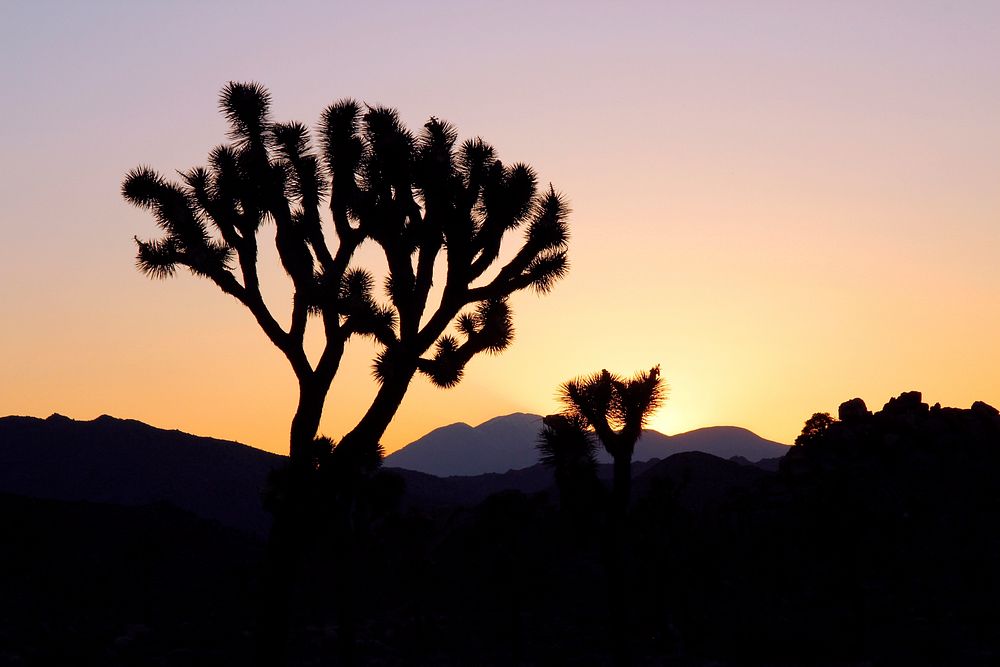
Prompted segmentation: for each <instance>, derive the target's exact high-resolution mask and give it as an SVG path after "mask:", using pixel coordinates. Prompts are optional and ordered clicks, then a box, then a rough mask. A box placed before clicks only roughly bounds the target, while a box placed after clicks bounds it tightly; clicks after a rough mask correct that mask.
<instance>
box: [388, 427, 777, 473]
mask: <svg viewBox="0 0 1000 667" xmlns="http://www.w3.org/2000/svg"><path fill="white" fill-rule="evenodd" d="M541 427H542V417H541V415H534V414H527V413H520V412H519V413H514V414H511V415H506V416H503V417H495V418H493V419H490V420H489V421H486V422H484V423H482V424H480V425H479V426H476V427H473V426H469V425H468V424H464V423H458V424H451V425H449V426H442V427H441V428H438V429H435V430H433V431H431V432H430V433H428V434H427V435H425V436H423V437H422V438H420V439H418V440H415V441H414V442H412V443H410V444H409V445H407V446H405V447H403V448H402V449H399V450H397V451H395V452H393V453H391V454H389V455H388V456H387V457H386V459H385V463H386V465H388V466H393V467H397V468H405V469H407V470H416V471H418V472H424V473H427V474H430V475H438V476H441V477H448V476H452V475H483V474H486V473H503V472H506V471H508V470H517V469H520V468H527V467H529V466H532V465H534V464H535V463H537V462H538V451H537V449H536V443H537V441H538V432H539V430H540V429H541ZM786 451H788V447H787V446H786V445H782V444H780V443H777V442H773V441H771V440H765V439H764V438H761V437H760V436H758V435H756V434H755V433H753V432H751V431H748V430H747V429H745V428H739V427H736V426H711V427H708V428H700V429H697V430H694V431H688V432H687V433H680V434H678V435H672V436H671V435H664V434H662V433H660V432H658V431H654V430H652V429H646V430H645V431H643V435H642V438H640V440H639V442H638V443H637V445H636V449H635V454H634V455H633V457H632V460H633V461H649V460H651V459H664V458H667V457H668V456H671V455H673V454H678V453H681V452H703V453H705V454H712V455H714V456H718V457H720V458H723V459H730V458H733V457H737V456H738V457H742V458H743V459H745V460H747V461H752V462H757V461H761V460H762V459H772V458H779V457H781V456H783V455H784V454H785V452H786ZM598 461H599V462H601V463H610V462H611V459H610V457H609V456H608V454H607V452H605V451H604V450H603V449H600V448H598Z"/></svg>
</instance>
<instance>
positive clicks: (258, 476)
mask: <svg viewBox="0 0 1000 667" xmlns="http://www.w3.org/2000/svg"><path fill="white" fill-rule="evenodd" d="M283 459H284V457H281V456H278V455H276V454H271V453H268V452H264V451H261V450H258V449H254V448H252V447H248V446H246V445H241V444H239V443H236V442H229V441H226V440H217V439H215V438H202V437H198V436H194V435H190V434H187V433H182V432H180V431H168V430H164V429H159V428H155V427H152V426H149V425H147V424H143V423H142V422H138V421H134V420H125V419H116V418H114V417H109V416H107V415H103V416H101V417H98V418H97V419H94V420H93V421H75V420H73V419H69V418H67V417H63V416H62V415H52V416H51V417H49V418H48V419H38V418H35V417H3V418H0V492H3V493H13V494H18V495H23V496H30V497H35V498H51V499H55V500H68V501H90V502H100V503H114V504H119V505H145V504H149V503H155V502H168V503H171V504H172V505H175V506H177V507H179V508H181V509H184V510H188V511H190V512H194V513H195V514H197V515H198V516H201V517H204V518H207V519H214V520H217V521H220V522H222V523H224V524H226V525H229V526H233V527H237V528H241V529H243V530H247V531H251V532H254V533H257V534H261V533H263V532H264V531H266V529H267V526H268V520H269V517H268V515H267V514H266V513H265V512H264V511H263V509H262V508H261V501H260V492H261V490H262V489H263V488H264V485H265V483H266V481H267V475H268V472H269V471H270V470H272V469H273V468H275V467H277V466H279V465H281V462H282V461H283Z"/></svg>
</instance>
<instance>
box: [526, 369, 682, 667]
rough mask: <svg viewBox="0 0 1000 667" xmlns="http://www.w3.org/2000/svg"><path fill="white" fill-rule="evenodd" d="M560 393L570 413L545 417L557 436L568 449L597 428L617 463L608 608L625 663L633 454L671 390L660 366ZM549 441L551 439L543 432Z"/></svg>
mask: <svg viewBox="0 0 1000 667" xmlns="http://www.w3.org/2000/svg"><path fill="white" fill-rule="evenodd" d="M560 393H561V398H562V402H563V405H564V406H565V408H566V409H565V410H564V411H563V413H562V415H557V416H552V417H547V418H546V425H547V427H548V428H549V429H551V430H552V431H553V433H552V435H553V436H556V435H558V433H559V432H560V431H561V433H562V435H563V437H562V438H561V439H562V440H564V443H565V444H563V447H566V446H567V445H568V442H569V441H570V440H571V439H572V438H575V437H577V436H575V435H573V431H574V430H576V431H580V430H581V429H592V430H593V432H594V434H595V435H597V439H598V440H600V442H601V444H602V445H603V446H604V449H606V450H607V452H608V454H610V455H611V458H612V460H613V465H614V477H613V482H612V487H611V507H610V511H609V522H608V533H607V544H606V557H607V568H608V584H609V587H608V590H609V603H610V604H609V606H610V615H611V634H612V641H613V645H614V650H615V656H616V662H618V663H619V664H626V663H628V661H629V658H628V643H627V640H626V628H627V625H628V622H627V613H628V602H627V599H626V595H627V593H626V585H625V555H624V550H625V545H624V542H625V540H624V529H625V518H626V515H627V513H628V503H629V495H630V492H631V486H632V452H633V451H634V450H635V443H636V442H637V441H638V440H639V438H640V437H641V436H642V429H643V427H644V426H645V425H646V422H647V421H648V419H649V417H650V415H652V414H653V412H655V411H656V409H657V408H658V407H660V405H661V404H662V403H663V400H664V398H665V393H666V390H665V388H664V386H663V381H662V380H661V379H660V367H659V366H655V367H653V368H651V369H650V370H649V372H639V373H637V374H636V375H634V376H633V377H631V378H623V377H621V376H619V375H615V374H613V373H609V372H608V371H606V370H603V371H601V372H600V373H595V374H594V375H589V376H586V377H581V378H576V379H574V380H570V381H569V382H566V383H565V384H563V385H562V387H561V392H560ZM557 429H558V430H557ZM544 437H547V436H545V435H544V432H543V438H544Z"/></svg>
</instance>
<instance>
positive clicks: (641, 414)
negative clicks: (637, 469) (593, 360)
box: [560, 366, 666, 456]
mask: <svg viewBox="0 0 1000 667" xmlns="http://www.w3.org/2000/svg"><path fill="white" fill-rule="evenodd" d="M560 399H561V400H562V403H563V405H564V406H565V411H564V412H563V415H564V417H565V418H567V419H569V420H572V421H574V422H576V423H580V424H583V425H584V426H585V427H586V428H588V429H592V430H593V431H594V433H595V434H596V435H597V437H598V438H599V439H600V441H601V444H603V445H604V447H605V449H607V451H608V453H609V454H611V455H612V456H619V455H620V454H628V455H631V453H632V449H633V448H634V447H635V443H636V441H637V440H638V439H639V437H640V436H641V435H642V429H643V427H644V426H646V424H647V422H648V420H649V417H650V416H651V415H652V414H653V413H654V412H656V410H657V409H658V408H659V407H660V406H661V405H662V404H663V401H664V400H665V399H666V387H665V386H664V383H663V380H662V379H661V378H660V367H659V366H654V367H653V368H651V369H650V370H649V371H640V372H638V373H636V374H635V375H633V376H632V377H630V378H626V377H622V376H620V375H617V374H615V373H610V372H608V371H607V370H603V371H601V372H600V373H594V374H593V375H588V376H584V377H579V378H575V379H573V380H569V381H568V382H565V383H564V384H563V385H562V386H561V387H560Z"/></svg>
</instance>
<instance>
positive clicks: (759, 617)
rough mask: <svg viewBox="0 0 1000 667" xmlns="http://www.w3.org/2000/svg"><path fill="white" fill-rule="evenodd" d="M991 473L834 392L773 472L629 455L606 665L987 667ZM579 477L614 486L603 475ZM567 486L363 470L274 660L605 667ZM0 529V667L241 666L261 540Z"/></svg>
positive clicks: (996, 581) (978, 428) (248, 648)
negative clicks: (621, 646) (346, 613)
mask: <svg viewBox="0 0 1000 667" xmlns="http://www.w3.org/2000/svg"><path fill="white" fill-rule="evenodd" d="M56 421H59V420H56ZM98 421H101V420H98ZM9 423H10V422H9V421H8V420H0V453H2V451H6V450H7V445H8V444H9V443H10V442H12V440H13V438H12V436H10V435H9V434H10V433H12V431H10V430H4V429H7V427H8V426H9ZM44 423H45V422H42V424H44ZM118 423H119V425H121V424H122V423H121V422H118ZM107 424H108V426H109V427H110V426H111V425H112V423H111V422H108V423H107ZM124 425H125V426H128V423H127V422H126V423H124ZM84 426H86V424H84ZM554 426H556V427H558V424H554ZM22 427H23V425H19V426H18V428H22ZM66 427H67V428H68V425H66ZM34 428H39V426H38V425H37V424H36V425H35V426H34ZM164 433H167V432H164ZM91 445H92V446H95V447H96V446H99V443H98V442H97V441H96V439H95V441H94V442H93V443H91ZM91 445H88V446H87V447H85V449H87V450H89V449H90V447H91ZM177 446H178V447H180V446H190V447H191V448H192V449H196V448H207V447H210V446H222V445H220V444H219V443H212V442H211V441H204V442H201V443H198V444H197V445H196V444H195V443H194V442H192V443H190V444H189V445H184V442H183V441H181V442H180V443H179V444H178V445H177ZM15 449H16V448H15ZM23 449H24V448H22V450H18V451H23ZM69 449H70V448H69V447H65V448H64V450H63V451H68V450H69ZM232 451H234V452H236V453H239V452H241V451H242V449H240V448H237V449H233V450H232ZM334 451H335V449H334ZM574 451H575V450H574ZM578 453H579V452H578V451H577V454H578ZM586 459H587V457H586V455H585V454H584V455H583V457H582V458H575V457H572V456H571V457H569V458H568V460H565V461H563V462H562V463H559V464H557V465H564V464H565V467H563V468H561V470H562V471H563V472H562V473H560V474H568V475H572V474H574V472H577V471H579V472H580V474H581V475H582V476H584V477H585V478H589V479H591V480H592V478H591V477H590V475H591V472H590V464H589V463H588V462H587V460H586ZM553 462H554V461H553ZM4 463H5V466H10V467H12V468H15V467H16V465H17V461H16V460H14V459H12V458H7V459H5V460H4ZM57 464H58V462H51V465H53V466H55V465H57ZM998 464H1000V414H998V413H997V411H996V410H995V409H993V408H991V407H990V406H987V405H985V404H983V403H976V404H974V405H973V406H972V408H970V409H955V408H943V407H940V406H933V407H930V406H928V405H927V404H925V403H923V402H922V401H921V398H920V395H919V394H916V393H912V392H911V393H908V394H903V395H901V396H899V397H898V398H894V399H892V400H891V401H889V402H888V403H887V404H886V406H885V407H884V408H883V409H882V410H880V411H877V412H874V413H873V412H870V411H868V410H867V408H866V407H865V406H864V404H863V403H861V402H860V401H859V400H857V399H855V400H852V401H848V402H846V403H845V404H844V405H843V406H842V407H841V410H840V412H839V414H838V415H837V416H836V417H830V418H828V419H827V418H821V419H813V420H810V424H809V425H807V427H806V428H805V429H804V431H803V436H802V437H801V438H800V439H799V442H798V444H796V445H795V446H794V447H792V448H791V449H790V450H789V452H788V454H787V455H786V456H785V457H784V459H783V460H782V462H781V466H780V470H779V471H776V472H775V471H770V470H767V469H766V467H757V466H750V465H744V464H740V463H738V462H736V461H727V460H724V459H720V458H718V457H715V456H711V455H709V454H704V453H697V452H689V453H681V454H676V455H674V456H671V457H669V458H667V459H664V460H660V461H652V462H648V463H637V464H635V465H634V466H633V482H632V496H633V498H632V501H631V503H630V504H629V508H628V514H627V518H626V521H625V527H624V530H623V539H624V540H625V543H626V545H627V549H626V552H627V554H628V560H627V564H628V566H627V568H626V569H625V576H624V577H623V579H622V583H623V585H624V586H625V587H626V591H627V599H628V600H629V610H628V617H627V618H628V621H629V624H628V626H627V628H626V633H627V634H626V638H627V640H628V646H629V655H630V656H631V657H632V659H633V661H634V662H635V664H679V665H691V666H707V665H719V666H722V667H733V666H736V665H780V666H782V667H792V666H795V665H824V666H830V665H845V666H846V665H852V666H853V665H857V666H860V665H872V666H883V665H884V666H893V665H901V664H906V665H982V666H985V665H993V664H997V661H998V659H1000V636H998V633H997V632H996V628H997V627H998V626H1000V610H998V607H997V605H996V600H997V595H998V593H1000V573H998V571H997V563H1000V537H998V532H997V528H996V527H997V525H1000V485H997V483H996V480H995V476H996V471H997V469H998ZM71 465H75V464H73V463H72V462H71ZM22 470H23V468H22ZM133 470H135V469H133ZM79 472H80V474H81V475H85V474H88V472H87V468H85V467H80V469H79ZM135 474H137V475H138V474H139V472H138V471H136V473H135ZM143 474H145V473H143ZM597 477H598V480H599V483H600V484H602V485H610V484H612V483H613V481H612V480H613V472H612V470H611V469H610V466H607V467H602V466H601V465H598V466H597ZM546 478H547V483H546ZM0 479H2V478H0ZM48 479H49V480H50V481H52V480H53V479H56V478H51V477H50V478H48ZM400 480H402V482H403V484H405V489H402V488H401V484H400ZM48 488H49V489H51V488H53V487H52V486H49V487H48ZM505 488H506V489H507V490H504V489H505ZM0 490H2V489H0ZM566 490H567V489H566V488H563V487H559V486H557V485H555V484H554V475H553V470H552V468H549V467H547V466H541V465H540V466H538V467H536V468H533V469H527V470H521V471H513V472H511V473H509V474H508V475H484V476H480V477H474V478H450V479H444V478H436V477H432V476H429V475H424V474H421V473H412V472H408V471H392V470H387V471H384V475H383V476H382V477H381V478H379V481H378V482H373V484H372V485H371V486H368V487H366V488H365V489H364V493H363V494H362V493H359V494H357V495H356V500H357V503H358V506H359V509H358V511H359V512H360V513H361V514H360V515H361V516H363V522H362V523H364V525H365V526H366V528H365V530H360V531H359V532H358V534H357V535H356V539H355V541H354V543H353V548H354V553H353V559H354V560H353V567H354V570H353V572H352V575H353V576H354V581H353V583H354V585H355V586H356V587H357V589H358V590H357V591H356V593H357V595H356V596H355V602H356V604H355V605H354V606H353V608H352V612H353V613H352V614H351V618H349V619H344V618H342V617H341V615H342V612H341V611H338V610H337V609H333V608H331V606H330V600H331V599H332V598H334V597H335V596H336V595H339V594H341V593H342V589H341V587H342V586H343V583H342V580H341V579H340V578H339V577H338V576H336V573H335V572H334V568H333V567H332V566H331V561H330V559H329V558H328V555H327V554H328V551H324V550H321V549H311V550H310V551H309V552H308V553H307V554H306V556H305V557H304V569H305V571H306V572H307V573H308V576H307V577H304V578H302V579H300V580H299V582H298V585H297V586H296V587H294V588H293V590H292V592H291V595H292V601H293V604H292V606H291V610H292V616H291V625H290V627H291V632H292V633H293V641H292V642H290V643H291V646H292V647H293V650H292V653H291V655H290V662H291V663H292V664H296V665H312V664H319V663H322V662H323V661H324V660H327V657H328V656H329V654H330V652H331V650H332V649H333V648H334V647H335V646H336V645H337V644H338V643H340V641H342V636H341V634H342V628H343V627H344V626H345V625H346V626H347V627H349V628H350V629H352V630H353V632H354V634H355V635H356V638H357V641H356V646H357V655H356V662H357V663H359V664H417V665H421V664H422V665H464V664H485V665H506V664H518V663H520V664H597V665H604V664H613V662H614V660H615V657H616V650H615V648H616V647H615V646H614V644H613V642H612V641H611V638H610V637H609V636H608V629H609V628H608V596H607V593H606V588H605V582H606V580H607V575H606V573H605V569H604V568H605V563H606V561H605V557H606V555H605V554H606V552H605V548H604V547H605V545H604V540H603V536H602V535H601V531H600V526H601V524H602V522H605V521H606V520H607V512H608V511H609V509H610V507H609V503H608V502H606V500H607V496H601V495H600V494H601V492H600V491H598V492H597V493H598V496H597V497H598V499H599V500H600V501H601V502H599V503H598V504H597V506H596V507H594V508H592V511H590V510H589V509H588V512H589V513H588V512H584V513H583V516H584V517H585V518H586V521H587V522H589V523H583V524H582V526H583V528H584V530H580V531H575V530H572V529H570V530H568V529H567V521H566V518H567V516H566V514H567V513H566V511H565V510H566V508H565V507H560V502H561V501H562V500H565V501H566V502H568V503H573V502H575V501H574V500H572V499H573V498H575V496H574V493H575V491H573V490H570V492H569V493H565V491H566ZM605 493H606V492H605ZM235 501H236V499H234V502H235ZM0 526H3V547H4V548H3V549H0V591H3V593H4V594H3V595H0V664H28V665H44V664H74V665H110V666H112V667H114V666H118V665H122V666H124V665H135V664H159V665H167V666H172V665H178V666H179V665H192V664H245V662H246V661H247V660H248V659H249V656H250V655H251V654H252V642H251V641H250V640H249V639H248V635H247V634H246V633H247V631H248V630H249V629H250V628H251V627H252V621H253V614H252V613H248V612H249V610H251V609H252V607H253V604H252V599H253V596H252V590H253V589H254V587H255V586H256V585H257V584H256V580H255V571H256V568H255V563H256V562H257V560H258V558H260V555H261V553H262V551H263V549H264V545H263V543H262V541H260V540H257V539H254V538H253V537H252V536H250V535H248V534H246V533H237V532H234V531H232V530H229V529H227V528H224V527H221V526H220V525H219V524H218V523H209V522H206V521H205V520H203V519H200V518H198V517H195V516H193V515H191V514H188V513H186V512H182V511H179V510H177V509H175V508H172V507H170V506H167V505H164V504H162V503H160V504H155V505H145V506H140V507H124V506H121V505H109V504H106V503H105V504H98V503H85V502H71V501H69V500H63V501H58V500H38V499H30V498H24V497H18V496H12V495H9V494H0ZM595 526H596V527H597V530H595V529H594V527H595Z"/></svg>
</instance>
